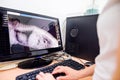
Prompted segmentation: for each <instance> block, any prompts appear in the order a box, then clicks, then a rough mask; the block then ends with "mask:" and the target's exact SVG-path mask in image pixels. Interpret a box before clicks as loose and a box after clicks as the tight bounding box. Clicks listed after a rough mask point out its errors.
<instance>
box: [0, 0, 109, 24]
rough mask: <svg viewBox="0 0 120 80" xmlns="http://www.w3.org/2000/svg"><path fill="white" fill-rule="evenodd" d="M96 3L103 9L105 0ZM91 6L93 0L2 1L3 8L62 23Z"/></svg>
mask: <svg viewBox="0 0 120 80" xmlns="http://www.w3.org/2000/svg"><path fill="white" fill-rule="evenodd" d="M106 1H107V0H106ZM96 2H97V5H99V4H102V5H100V6H99V7H100V8H101V6H103V5H104V3H105V0H96ZM90 4H92V0H0V6H2V7H7V8H13V9H19V10H23V11H28V12H34V13H38V14H44V15H49V16H53V17H58V18H60V20H61V21H63V20H64V19H65V17H66V16H70V15H80V14H82V13H84V12H85V10H86V9H87V8H88V7H89V5H90ZM61 23H62V22H61Z"/></svg>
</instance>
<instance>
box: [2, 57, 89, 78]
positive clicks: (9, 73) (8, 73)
mask: <svg viewBox="0 0 120 80" xmlns="http://www.w3.org/2000/svg"><path fill="white" fill-rule="evenodd" d="M73 59H74V60H75V61H77V62H79V63H80V60H78V59H77V58H73ZM83 61H84V60H83ZM54 63H55V61H53V63H51V64H54ZM51 64H50V65H51ZM33 70H36V69H20V68H18V67H16V68H13V69H9V70H3V71H0V80H15V78H16V76H18V75H21V74H24V73H27V72H30V71H33ZM80 80H91V76H90V77H86V78H83V79H80Z"/></svg>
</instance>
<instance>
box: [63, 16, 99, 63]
mask: <svg viewBox="0 0 120 80" xmlns="http://www.w3.org/2000/svg"><path fill="white" fill-rule="evenodd" d="M97 18H98V15H87V16H77V17H67V20H66V41H65V52H67V53H68V54H70V55H72V56H75V57H79V58H82V59H86V60H89V61H93V62H94V60H95V57H96V56H97V55H98V54H99V43H98V36H97V28H96V23H97Z"/></svg>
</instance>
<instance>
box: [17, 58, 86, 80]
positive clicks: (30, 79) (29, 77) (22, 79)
mask: <svg viewBox="0 0 120 80" xmlns="http://www.w3.org/2000/svg"><path fill="white" fill-rule="evenodd" d="M57 66H68V67H71V68H73V69H75V70H80V69H84V66H83V65H82V64H80V63H78V62H76V61H74V60H72V59H68V60H64V61H62V62H59V63H55V64H53V65H50V66H47V67H43V68H40V69H38V70H35V71H32V72H29V73H26V74H22V75H19V76H17V77H16V80H36V75H37V74H39V73H40V72H44V73H51V72H52V71H53V70H54V68H55V67H57ZM61 75H62V74H61ZM57 76H58V75H56V76H54V77H55V78H56V77H57Z"/></svg>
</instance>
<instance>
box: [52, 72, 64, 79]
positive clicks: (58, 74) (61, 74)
mask: <svg viewBox="0 0 120 80" xmlns="http://www.w3.org/2000/svg"><path fill="white" fill-rule="evenodd" d="M65 75H66V74H65V73H57V74H53V76H54V78H55V79H56V78H57V77H59V76H65Z"/></svg>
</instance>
